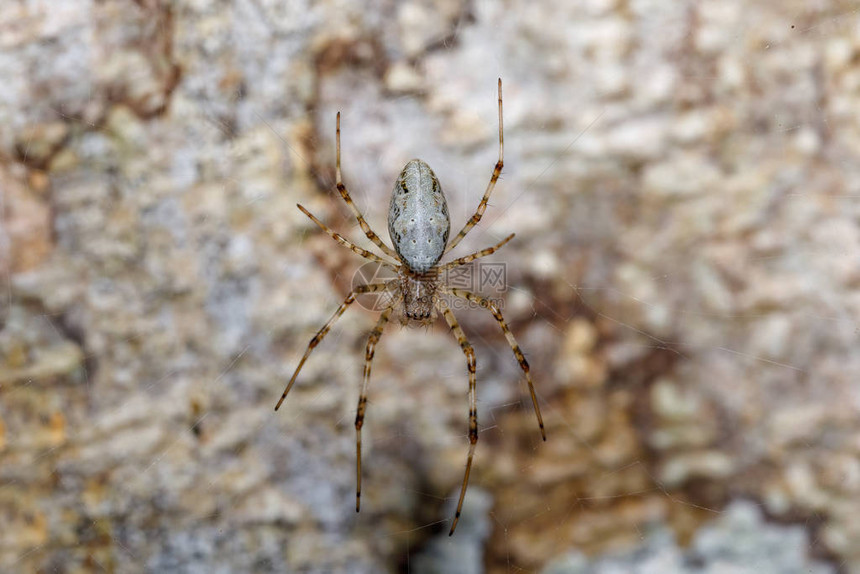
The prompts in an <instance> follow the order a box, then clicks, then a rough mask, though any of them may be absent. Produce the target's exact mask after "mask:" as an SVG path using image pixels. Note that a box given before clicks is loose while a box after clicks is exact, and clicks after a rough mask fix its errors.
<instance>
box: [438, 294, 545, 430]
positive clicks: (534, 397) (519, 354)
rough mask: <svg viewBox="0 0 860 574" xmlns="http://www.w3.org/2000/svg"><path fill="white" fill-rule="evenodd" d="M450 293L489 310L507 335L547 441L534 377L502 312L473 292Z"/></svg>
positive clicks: (506, 337)
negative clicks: (533, 380) (524, 377)
mask: <svg viewBox="0 0 860 574" xmlns="http://www.w3.org/2000/svg"><path fill="white" fill-rule="evenodd" d="M450 293H451V294H452V295H454V296H456V297H460V298H462V299H467V300H469V301H471V302H472V303H477V304H478V305H480V306H481V307H483V308H484V309H489V310H490V313H492V314H493V317H495V319H496V321H498V323H499V327H501V329H502V333H504V334H505V339H507V340H508V345H510V346H511V350H512V351H513V352H514V356H515V357H516V358H517V362H518V363H519V364H520V368H521V369H522V370H523V373H524V374H525V376H526V382H527V383H528V385H529V394H531V397H532V404H533V405H534V407H535V416H536V417H537V421H538V426H539V427H540V434H541V437H542V438H543V440H546V430H545V429H544V426H543V417H542V416H541V415H540V407H539V406H538V401H537V395H536V394H535V386H534V384H533V383H532V375H531V371H530V368H529V363H528V361H526V357H525V355H523V352H522V351H521V350H520V346H519V345H518V344H517V340H516V339H515V338H514V334H513V333H511V329H510V328H509V327H508V324H507V323H505V318H504V317H502V312H501V311H500V310H499V308H498V307H497V306H496V305H495V303H493V302H492V301H490V300H489V299H487V298H486V297H482V296H481V295H476V294H475V293H472V292H471V291H466V290H465V289H456V288H454V289H451V290H450Z"/></svg>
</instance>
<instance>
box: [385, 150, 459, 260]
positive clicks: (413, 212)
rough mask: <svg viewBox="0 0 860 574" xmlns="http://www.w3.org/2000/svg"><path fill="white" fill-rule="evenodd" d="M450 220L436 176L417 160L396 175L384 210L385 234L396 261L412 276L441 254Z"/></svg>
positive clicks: (449, 228) (449, 227) (446, 238)
mask: <svg viewBox="0 0 860 574" xmlns="http://www.w3.org/2000/svg"><path fill="white" fill-rule="evenodd" d="M450 231H451V220H450V219H449V218H448V202H447V201H445V194H444V193H443V192H442V186H441V185H439V180H438V179H436V174H434V173H433V170H432V169H430V166H429V165H427V164H426V163H424V162H423V161H421V160H420V159H413V160H412V161H410V162H409V163H407V164H406V166H405V167H404V168H403V170H402V171H401V172H400V175H399V176H398V177H397V181H396V182H395V183H394V190H393V191H392V193H391V204H390V205H389V208H388V233H389V234H390V235H391V242H392V243H393V244H394V250H395V251H397V255H399V256H400V259H401V260H402V261H403V262H404V263H405V264H406V265H407V266H408V267H409V269H410V270H412V271H414V272H416V273H426V272H427V271H429V270H430V269H431V268H432V267H433V266H434V265H436V263H438V262H439V259H440V258H441V257H442V254H443V253H444V252H445V246H446V245H447V244H448V233H449V232H450Z"/></svg>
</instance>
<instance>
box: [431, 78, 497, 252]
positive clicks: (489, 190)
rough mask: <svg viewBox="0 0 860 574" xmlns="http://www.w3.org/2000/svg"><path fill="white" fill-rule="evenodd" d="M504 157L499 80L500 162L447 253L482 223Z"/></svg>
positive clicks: (449, 245) (446, 250)
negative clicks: (476, 207)
mask: <svg viewBox="0 0 860 574" xmlns="http://www.w3.org/2000/svg"><path fill="white" fill-rule="evenodd" d="M504 156H505V139H504V137H503V135H502V79H501V78H499V160H498V161H497V162H496V167H494V168H493V175H492V177H490V183H489V184H487V190H486V191H485V192H484V197H483V198H481V203H479V204H478V209H477V211H475V213H474V215H472V217H471V219H469V221H467V222H466V225H465V226H464V227H463V229H461V230H460V233H458V234H457V235H456V236H455V237H454V239H452V240H451V243H449V244H448V247H447V248H446V249H445V253H448V252H449V251H451V250H452V249H454V248H455V247H456V246H457V244H458V243H460V240H461V239H463V238H464V237H466V234H467V233H469V231H470V230H471V229H472V228H473V227H475V226H476V225H477V224H478V222H479V221H481V217H483V215H484V210H485V209H487V202H488V201H489V199H490V194H491V193H493V188H494V187H496V181H498V179H499V175H500V174H501V173H502V166H504V165H505V161H504Z"/></svg>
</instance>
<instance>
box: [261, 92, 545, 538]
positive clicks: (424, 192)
mask: <svg viewBox="0 0 860 574" xmlns="http://www.w3.org/2000/svg"><path fill="white" fill-rule="evenodd" d="M498 94H499V159H498V161H497V162H496V166H495V168H493V175H492V177H491V178H490V183H489V184H488V185H487V189H486V191H485V192H484V197H483V198H482V199H481V203H480V204H478V209H477V210H476V211H475V213H474V215H472V217H471V218H470V219H469V221H467V222H466V225H464V226H463V229H461V230H460V232H459V233H458V234H457V235H456V236H455V237H454V239H452V240H451V242H450V243H448V234H449V231H450V229H451V223H450V219H449V218H448V204H447V202H446V201H445V195H444V193H442V188H441V186H440V185H439V180H438V179H436V174H434V173H433V170H432V169H430V166H429V165H427V164H426V163H424V162H423V161H421V160H420V159H413V160H411V161H410V162H409V163H407V164H406V166H405V167H404V168H403V170H402V171H401V172H400V175H399V176H398V178H397V181H396V182H395V183H394V190H393V192H392V194H391V203H390V205H389V209H388V232H389V235H390V236H391V242H392V243H393V244H394V249H393V250H392V249H391V248H390V247H388V246H387V245H386V244H385V243H384V242H383V241H382V239H380V237H379V236H378V235H377V234H376V233H374V231H373V230H372V229H371V228H370V225H368V224H367V221H365V219H364V216H363V215H362V214H361V211H360V210H359V209H358V207H357V206H356V205H355V203H353V201H352V198H351V197H350V195H349V191H347V189H346V186H345V185H344V184H343V181H342V179H341V172H340V112H338V114H337V138H336V139H337V164H336V177H337V189H338V191H339V192H340V195H341V197H342V198H343V200H344V201H345V202H346V204H347V205H348V206H349V208H350V210H351V211H352V213H353V215H354V216H355V218H356V219H357V220H358V223H359V225H360V226H361V229H362V231H363V232H364V234H365V235H366V236H367V238H368V239H370V240H371V241H372V242H373V243H375V244H376V246H377V247H379V249H380V250H382V252H383V253H384V254H385V255H387V256H388V257H390V258H391V259H393V260H394V261H389V260H386V259H384V258H382V257H380V256H379V255H376V254H375V253H372V252H370V251H367V250H365V249H362V248H361V247H358V246H357V245H355V244H353V243H352V242H350V241H349V240H348V239H346V238H344V237H343V236H342V235H340V234H339V233H337V232H335V231H332V230H331V229H329V228H328V226H326V225H325V224H324V223H323V222H322V221H320V220H319V219H317V218H316V217H315V216H314V215H313V214H312V213H310V212H309V211H308V210H307V209H305V208H304V207H302V206H301V205H298V208H299V209H300V210H301V211H302V213H304V214H305V215H307V216H308V217H309V218H311V220H313V222H314V223H316V224H317V225H318V226H319V227H320V228H321V229H322V230H323V231H325V232H326V233H327V234H329V235H330V236H331V237H332V238H333V239H334V240H335V241H337V242H338V243H340V244H341V245H343V246H344V247H347V248H348V249H351V250H352V251H354V252H355V253H358V254H359V255H361V256H362V257H364V258H366V259H369V260H371V261H374V262H376V263H378V264H380V265H382V266H384V267H386V268H388V269H391V270H392V271H394V272H395V273H396V274H397V276H396V277H395V278H393V279H391V280H388V281H384V282H381V283H370V284H366V285H359V286H357V287H356V288H355V289H353V290H352V291H351V292H350V293H349V295H347V297H346V299H345V300H344V302H343V303H341V305H340V307H338V309H337V311H335V313H334V315H333V316H332V317H331V319H329V320H328V322H327V323H326V324H325V325H323V326H322V328H321V329H320V330H319V331H318V332H317V334H316V335H314V336H313V338H312V339H311V341H310V343H309V344H308V347H307V349H306V350H305V354H304V355H303V356H302V358H301V360H300V361H299V364H298V366H297V367H296V370H295V372H294V373H293V376H292V378H290V382H289V383H287V387H286V388H285V389H284V393H283V394H282V395H281V398H280V400H279V401H278V404H277V405H275V410H276V411H277V410H278V408H280V406H281V403H283V402H284V399H285V398H286V397H287V394H288V393H289V392H290V389H291V388H292V387H293V383H295V382H296V377H298V375H299V371H301V369H302V366H303V365H304V364H305V361H306V360H307V358H308V356H310V354H311V352H312V351H313V350H314V348H316V346H317V345H318V344H319V343H320V341H322V339H323V337H325V336H326V334H327V333H328V332H329V330H330V329H331V327H332V324H334V322H335V321H336V320H337V319H338V318H339V317H340V316H341V315H343V313H344V311H346V309H347V307H349V306H350V304H352V303H353V302H354V301H355V297H356V295H360V294H364V293H380V292H382V293H385V294H387V295H389V296H390V297H389V298H388V299H387V304H386V306H385V308H384V309H383V311H382V313H381V314H380V315H379V319H378V321H377V322H376V326H375V327H374V328H373V331H371V332H370V336H369V337H368V340H367V349H366V351H365V358H364V378H363V381H362V384H361V394H360V395H359V399H358V411H357V413H356V416H355V435H356V436H355V449H356V469H355V478H356V489H355V511H356V512H358V511H359V510H360V509H361V427H362V425H363V424H364V414H365V410H366V408H367V385H368V382H369V380H370V366H371V363H372V361H373V354H374V350H375V348H376V344H377V343H378V342H379V339H380V337H381V336H382V331H383V328H384V327H385V325H386V323H388V321H389V319H391V316H392V314H395V315H396V316H397V318H399V320H400V322H401V324H403V325H429V324H430V323H432V322H433V321H434V320H435V319H436V317H437V312H441V313H442V315H443V316H444V317H445V321H446V322H447V323H448V326H449V327H450V329H451V332H452V333H453V335H454V336H455V337H456V339H457V342H458V343H459V345H460V348H461V349H462V351H463V354H464V355H465V356H466V364H467V367H468V373H469V452H468V455H467V458H466V472H465V475H464V476H463V483H462V485H461V486H460V498H459V500H458V502H457V510H456V512H455V513H454V520H453V522H452V524H451V530H450V532H449V533H448V535H449V536H450V535H452V534H454V529H456V528H457V522H458V521H459V519H460V513H461V511H462V509H463V498H464V497H465V495H466V487H467V486H468V483H469V472H470V471H471V469H472V457H473V456H474V454H475V446H476V445H477V443H478V413H477V405H476V396H475V385H476V376H475V351H474V350H473V349H472V345H471V344H470V343H469V341H468V340H467V339H466V335H465V334H464V333H463V329H461V328H460V325H459V323H457V319H456V318H455V317H454V313H453V312H452V311H451V309H450V307H449V306H448V304H447V303H446V301H445V299H444V298H442V297H441V295H451V296H454V297H459V298H462V299H466V300H468V301H471V302H472V303H476V304H478V305H479V306H480V307H482V308H485V309H489V311H490V312H491V313H492V314H493V317H495V319H496V321H498V323H499V326H500V327H501V329H502V332H503V333H504V335H505V338H506V339H507V341H508V344H509V345H510V346H511V349H512V350H513V352H514V356H515V357H516V359H517V361H518V362H519V364H520V367H521V368H522V370H523V372H524V373H525V376H526V381H527V382H528V386H529V393H530V394H531V399H532V404H533V405H534V411H535V415H536V416H537V422H538V425H539V426H540V432H541V437H542V438H543V440H546V431H545V430H544V425H543V418H542V417H541V414H540V407H538V402H537V397H536V396H535V389H534V385H533V384H532V379H531V374H530V373H529V364H528V362H527V361H526V358H525V357H524V356H523V353H522V351H521V350H520V347H519V345H518V344H517V341H516V339H515V338H514V335H513V333H511V330H510V329H509V328H508V325H507V323H505V319H504V318H503V317H502V313H501V311H500V310H499V308H498V306H496V305H495V304H494V303H493V302H492V301H491V300H490V299H487V298H486V297H482V296H481V295H477V294H475V293H472V292H470V291H467V290H464V289H458V288H454V287H449V286H447V285H446V284H445V283H444V280H443V273H442V272H444V271H446V270H447V269H451V268H452V267H457V266H460V265H465V264H467V263H470V262H471V261H474V260H475V259H477V258H479V257H484V256H487V255H490V254H491V253H495V252H496V251H497V250H498V249H499V248H501V247H502V246H503V245H504V244H506V243H507V242H508V241H510V240H511V239H512V238H513V237H514V234H513V233H511V234H510V235H508V236H507V237H506V238H504V239H503V240H502V241H500V242H499V243H498V244H496V245H494V246H493V247H487V248H486V249H482V250H480V251H476V252H475V253H472V254H470V255H467V256H465V257H460V258H459V259H454V260H453V261H450V262H448V263H443V264H441V265H440V264H438V263H439V259H441V257H442V255H444V254H445V253H447V252H449V251H451V250H452V249H453V248H454V247H456V246H457V244H458V243H460V241H461V240H462V239H463V238H464V237H465V236H466V234H467V233H469V231H470V230H471V229H472V228H473V227H475V225H477V224H478V222H479V221H481V217H482V216H483V214H484V210H485V209H486V207H487V201H488V200H489V198H490V194H491V193H492V192H493V188H494V187H495V186H496V181H497V180H498V179H499V175H500V174H501V172H502V166H503V165H504V161H503V156H504V137H503V135H502V80H501V78H499V92H498Z"/></svg>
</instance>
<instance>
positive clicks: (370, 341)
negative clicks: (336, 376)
mask: <svg viewBox="0 0 860 574" xmlns="http://www.w3.org/2000/svg"><path fill="white" fill-rule="evenodd" d="M393 309H394V307H393V306H391V307H388V308H387V309H385V311H383V312H382V314H381V315H380V316H379V320H378V321H377V322H376V327H374V328H373V331H371V332H370V336H369V337H368V338H367V350H366V351H365V352H364V379H363V380H362V382H361V394H360V395H359V397H358V411H357V412H356V414H355V455H356V456H355V511H356V512H358V511H359V509H360V508H361V427H362V426H363V425H364V411H365V409H366V408H367V384H368V383H369V382H370V364H371V363H372V362H373V353H374V352H375V351H376V343H378V342H379V338H380V337H382V330H383V329H384V328H385V324H386V323H387V322H388V318H389V317H390V316H391V311H392V310H393Z"/></svg>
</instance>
